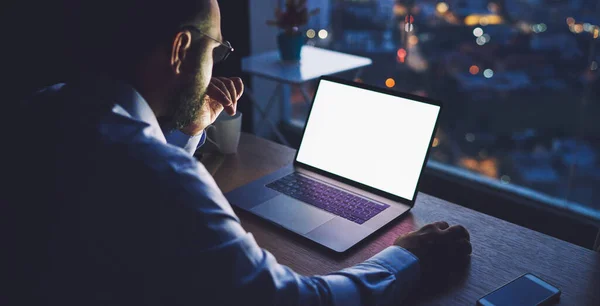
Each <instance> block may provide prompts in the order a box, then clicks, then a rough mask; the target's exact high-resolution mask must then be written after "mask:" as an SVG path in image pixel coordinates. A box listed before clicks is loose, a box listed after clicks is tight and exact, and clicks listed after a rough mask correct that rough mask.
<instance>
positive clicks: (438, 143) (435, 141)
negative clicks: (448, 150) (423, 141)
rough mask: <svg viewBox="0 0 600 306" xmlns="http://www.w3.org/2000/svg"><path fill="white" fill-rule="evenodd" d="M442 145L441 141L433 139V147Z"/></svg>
mask: <svg viewBox="0 0 600 306" xmlns="http://www.w3.org/2000/svg"><path fill="white" fill-rule="evenodd" d="M439 145H440V140H439V139H438V138H437V137H436V138H434V139H433V144H432V145H431V146H432V147H434V148H436V147H437V146H439Z"/></svg>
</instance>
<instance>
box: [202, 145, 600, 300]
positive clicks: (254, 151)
mask: <svg viewBox="0 0 600 306" xmlns="http://www.w3.org/2000/svg"><path fill="white" fill-rule="evenodd" d="M238 151H239V153H238V154H237V155H231V156H227V157H225V158H224V161H223V163H222V164H221V165H220V167H219V168H218V169H213V170H214V178H215V180H216V181H217V184H218V185H219V186H220V187H221V189H222V190H223V192H228V191H230V190H233V189H235V188H237V187H239V186H242V185H244V184H246V183H248V182H250V181H252V180H254V179H257V178H259V177H261V176H263V175H266V174H268V173H271V172H273V171H275V170H277V169H279V168H280V167H282V166H284V165H286V164H288V163H290V162H292V161H293V159H294V154H295V150H293V149H291V148H288V147H284V146H281V145H279V144H276V143H273V142H270V141H267V140H264V139H261V138H257V137H255V136H253V135H249V134H243V135H242V138H241V140H240V146H239V150H238ZM214 160H215V159H212V160H210V159H208V160H206V161H205V163H206V166H207V168H209V169H210V168H211V165H212V164H214V163H215V161H214ZM236 213H237V214H238V216H239V217H240V219H241V221H242V225H243V226H244V228H245V229H246V230H247V231H249V232H252V233H253V234H254V236H255V238H256V240H257V241H258V243H259V245H260V246H261V247H263V248H264V249H266V250H268V251H269V252H271V253H273V254H274V255H275V257H276V258H277V260H278V261H279V262H280V263H282V264H284V265H287V266H289V267H291V268H292V269H294V270H295V271H296V272H298V273H301V274H305V275H312V274H326V273H329V272H333V271H336V270H339V269H342V268H345V267H349V266H352V265H354V264H357V263H359V262H361V261H363V260H365V259H367V258H369V257H371V256H373V255H375V254H376V253H378V252H379V251H381V250H383V249H384V248H386V247H388V246H389V245H391V244H392V241H394V239H395V238H396V237H397V236H398V235H401V234H403V233H406V232H408V231H412V230H415V229H417V228H419V227H421V226H423V225H425V224H427V223H430V222H434V221H439V220H446V221H448V222H449V223H450V224H451V225H453V224H462V225H464V226H465V227H466V228H467V229H469V231H470V232H471V242H472V244H473V256H472V259H471V263H470V266H469V267H468V268H467V269H466V271H465V273H464V275H462V276H459V277H457V278H456V279H455V280H454V281H452V282H451V283H450V284H448V285H446V286H444V287H440V288H436V289H435V290H427V291H420V292H416V293H415V294H413V295H412V296H411V297H410V298H409V301H408V303H406V305H475V301H476V300H477V299H478V298H480V297H482V296H483V295H485V294H487V293H489V292H490V291H492V290H493V289H495V288H497V287H498V286H500V285H502V284H504V283H506V282H508V281H510V280H512V279H514V278H515V277H518V276H520V275H521V274H524V273H526V272H532V273H534V274H536V275H538V276H540V277H542V278H543V279H545V280H547V281H549V282H551V283H553V284H554V285H556V286H558V287H559V288H560V289H561V290H562V299H561V302H560V304H559V305H590V306H598V305H600V254H599V253H596V252H593V251H591V250H587V249H585V248H582V247H579V246H576V245H573V244H570V243H568V242H564V241H562V240H558V239H555V238H552V237H550V236H546V235H544V234H541V233H538V232H534V231H531V230H528V229H526V228H523V227H520V226H517V225H514V224H511V223H508V222H505V221H503V220H500V219H496V218H494V217H491V216H488V215H484V214H481V213H479V212H476V211H473V210H470V209H467V208H464V207H461V206H458V205H455V204H452V203H449V202H447V201H444V200H441V199H438V198H435V197H432V196H429V195H426V194H423V193H420V194H419V195H418V198H417V203H416V205H415V207H414V208H413V209H412V210H411V212H410V213H409V214H408V215H407V216H406V217H403V218H400V219H399V220H396V221H394V222H392V223H391V224H389V225H388V226H386V227H385V228H383V229H382V230H380V231H379V232H377V233H375V234H374V235H373V236H371V237H369V238H367V239H366V240H365V241H363V242H362V243H360V244H359V245H357V246H355V247H354V248H352V249H350V250H349V251H348V252H347V253H344V254H336V253H333V252H331V251H329V250H327V249H325V248H323V247H320V246H319V245H317V244H315V243H313V242H311V241H308V240H305V239H304V238H302V237H299V236H297V235H295V234H293V233H290V232H288V231H285V230H283V229H281V228H278V227H276V226H274V225H271V224H270V223H267V222H266V221H263V220H261V219H259V218H258V217H255V216H253V215H251V214H248V213H246V212H244V211H240V210H236ZM423 287H426V286H423Z"/></svg>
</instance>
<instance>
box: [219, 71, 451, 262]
mask: <svg viewBox="0 0 600 306" xmlns="http://www.w3.org/2000/svg"><path fill="white" fill-rule="evenodd" d="M440 111H441V104H440V103H439V102H438V101H434V100H430V99H427V98H423V97H418V96H413V95H410V94H406V93H400V92H397V91H392V90H387V89H380V88H376V87H372V86H368V85H365V84H361V83H354V82H349V81H345V80H341V79H338V78H334V77H328V76H324V77H321V78H320V79H319V83H318V86H317V90H316V93H315V96H314V99H313V103H312V106H311V109H310V112H309V115H308V119H307V122H306V126H305V128H304V132H303V135H302V139H301V142H300V146H299V149H298V151H297V154H296V157H295V159H294V162H293V164H290V165H288V166H285V167H283V168H281V169H279V170H277V171H275V172H274V173H271V174H269V175H266V176H264V177H262V178H260V179H258V180H256V181H253V182H251V183H249V184H247V185H244V186H242V187H240V188H238V189H235V190H233V191H231V192H229V193H227V194H226V195H225V196H226V197H227V199H228V200H229V202H230V203H231V204H232V205H234V206H236V207H239V208H241V209H242V210H245V211H248V212H250V213H253V214H255V215H257V216H259V217H261V218H264V219H265V220H268V221H270V222H272V223H275V224H277V225H279V226H281V227H283V228H286V229H288V230H290V231H292V232H294V233H297V234H299V235H301V236H303V237H306V238H308V239H310V240H312V241H314V242H316V243H319V244H321V245H323V246H325V247H327V248H329V249H331V250H334V251H336V252H344V251H346V250H348V249H349V248H350V247H352V246H354V245H355V244H356V243H358V242H359V241H361V240H363V239H365V238H366V237H368V236H369V235H371V234H373V233H374V232H376V231H377V230H378V229H380V228H381V227H383V226H384V225H386V224H388V223H389V222H391V221H393V220H394V219H396V218H398V217H400V216H402V215H403V214H405V213H406V212H408V211H409V210H410V209H411V208H412V207H413V205H414V204H415V199H416V196H417V190H418V186H419V180H420V177H421V173H422V172H423V169H424V166H425V162H426V160H427V157H428V154H429V151H430V148H431V145H432V142H433V136H434V133H435V131H436V127H437V122H438V117H439V114H440Z"/></svg>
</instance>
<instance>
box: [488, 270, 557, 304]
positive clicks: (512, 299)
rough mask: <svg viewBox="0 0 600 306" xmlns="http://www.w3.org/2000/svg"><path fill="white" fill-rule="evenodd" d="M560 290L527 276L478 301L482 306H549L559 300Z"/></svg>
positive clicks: (532, 276) (534, 277)
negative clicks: (548, 303) (548, 305)
mask: <svg viewBox="0 0 600 306" xmlns="http://www.w3.org/2000/svg"><path fill="white" fill-rule="evenodd" d="M559 295H560V290H559V289H558V288H556V287H554V286H552V285H550V284H548V283H546V282H545V281H543V280H541V279H539V278H538V277H536V276H535V275H533V274H529V273H528V274H525V275H523V276H521V277H519V278H517V279H515V280H514V281H512V282H510V283H508V284H506V285H504V286H502V287H501V288H499V289H497V290H496V291H494V292H492V293H490V294H488V295H486V296H484V297H483V298H481V299H480V300H479V301H478V305H482V306H504V305H511V306H535V305H547V304H545V303H544V304H541V303H542V302H551V301H553V300H554V299H553V298H558V296H559Z"/></svg>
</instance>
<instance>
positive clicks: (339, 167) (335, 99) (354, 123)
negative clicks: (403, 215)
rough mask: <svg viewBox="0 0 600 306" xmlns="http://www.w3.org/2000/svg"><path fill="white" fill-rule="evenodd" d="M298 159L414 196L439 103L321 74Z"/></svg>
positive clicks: (404, 196) (399, 193)
mask: <svg viewBox="0 0 600 306" xmlns="http://www.w3.org/2000/svg"><path fill="white" fill-rule="evenodd" d="M313 103H314V105H313V107H312V110H311V113H310V117H309V119H308V122H307V124H306V130H305V132H304V137H303V138H302V143H301V144H300V148H299V151H298V157H297V161H299V162H301V163H304V164H306V165H309V166H312V167H315V168H318V169H321V170H324V171H327V172H330V173H333V174H336V175H339V176H341V177H344V178H347V179H350V180H352V181H355V182H359V183H362V184H364V185H367V186H370V187H373V188H375V189H379V190H382V191H385V192H388V193H390V194H393V195H396V196H399V197H401V198H404V199H407V200H413V197H414V194H415V190H416V188H417V182H418V179H419V176H420V174H421V169H422V167H423V163H424V162H425V156H426V154H427V149H428V146H429V143H430V141H431V136H432V134H433V131H434V129H435V122H436V120H437V116H438V114H439V112H440V107H439V106H436V105H431V104H426V103H422V102H418V101H414V100H410V99H406V98H401V97H397V96H393V95H388V94H384V93H379V92H374V91H370V90H367V89H362V88H357V87H353V86H349V85H345V84H339V83H335V82H332V81H328V80H321V83H320V84H319V88H318V90H317V93H316V96H315V99H314V102H313Z"/></svg>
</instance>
